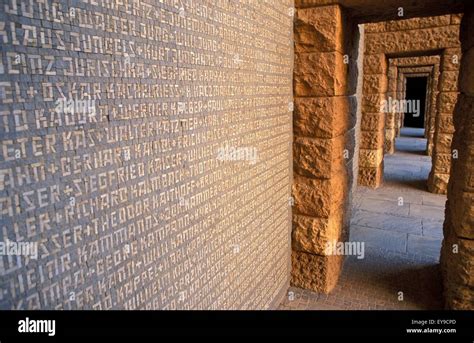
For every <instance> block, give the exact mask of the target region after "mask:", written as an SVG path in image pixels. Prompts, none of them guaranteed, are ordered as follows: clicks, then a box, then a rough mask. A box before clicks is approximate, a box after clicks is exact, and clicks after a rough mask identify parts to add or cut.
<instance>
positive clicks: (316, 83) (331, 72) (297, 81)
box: [294, 52, 348, 97]
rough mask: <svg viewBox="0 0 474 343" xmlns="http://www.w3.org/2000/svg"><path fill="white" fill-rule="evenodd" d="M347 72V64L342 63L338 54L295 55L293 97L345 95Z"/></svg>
mask: <svg viewBox="0 0 474 343" xmlns="http://www.w3.org/2000/svg"><path fill="white" fill-rule="evenodd" d="M347 71H348V68H347V64H345V63H344V61H343V55H342V54H341V53H340V52H322V53H317V52H314V53H303V54H296V56H295V71H294V91H295V95H296V96H303V97H311V96H334V95H347V93H346V91H347Z"/></svg>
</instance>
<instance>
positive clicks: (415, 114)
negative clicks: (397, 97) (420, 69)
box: [403, 77, 428, 129]
mask: <svg viewBox="0 0 474 343" xmlns="http://www.w3.org/2000/svg"><path fill="white" fill-rule="evenodd" d="M427 85H428V78H427V77H407V85H406V97H405V99H406V100H407V101H406V108H405V116H404V119H403V126H405V127H414V128H420V129H423V128H424V127H425V107H426V89H427V88H426V87H427Z"/></svg>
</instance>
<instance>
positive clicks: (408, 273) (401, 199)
mask: <svg viewBox="0 0 474 343" xmlns="http://www.w3.org/2000/svg"><path fill="white" fill-rule="evenodd" d="M422 134H423V131H422V130H420V129H403V130H402V136H401V137H400V138H398V139H397V142H396V152H395V154H393V155H386V156H385V174H384V183H383V186H382V187H380V188H378V189H376V190H373V189H369V188H366V187H358V189H357V192H356V193H355V194H354V197H353V199H354V206H353V213H352V220H351V241H355V242H364V243H365V257H364V258H363V259H357V257H356V256H348V257H347V258H346V261H345V263H344V268H343V272H342V275H341V277H340V280H339V283H338V285H337V286H336V288H335V289H334V291H333V292H331V294H330V295H325V294H319V293H314V292H310V291H306V290H302V289H298V288H294V287H292V288H290V289H289V291H288V293H289V294H288V297H287V298H286V300H285V301H284V302H283V303H282V304H281V306H280V308H281V309H314V310H325V309H327V310H331V309H441V308H442V304H441V288H440V286H441V279H440V275H439V269H438V260H439V253H440V248H441V241H442V226H443V218H444V205H445V202H446V196H442V195H436V194H431V193H429V192H428V191H427V189H426V180H427V178H428V174H429V171H430V168H431V157H428V156H426V155H424V150H425V148H426V140H425V139H423V138H422Z"/></svg>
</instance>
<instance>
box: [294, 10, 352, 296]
mask: <svg viewBox="0 0 474 343" xmlns="http://www.w3.org/2000/svg"><path fill="white" fill-rule="evenodd" d="M354 32H358V30H357V26H355V25H352V24H349V20H348V18H345V17H344V13H343V11H342V9H341V7H340V6H338V5H333V6H323V7H316V8H305V9H298V10H297V12H296V17H295V72H294V93H295V112H294V121H293V126H294V144H293V150H294V183H293V197H294V211H293V232H292V250H293V251H292V275H291V283H292V285H294V286H296V287H301V288H305V289H311V290H314V291H318V292H330V291H331V290H332V289H333V287H334V286H335V285H336V283H337V280H338V277H339V274H340V271H341V268H342V263H343V256H337V255H331V254H329V252H328V251H326V245H327V244H328V243H329V242H335V241H346V240H347V239H348V229H349V219H350V203H349V201H348V199H349V198H350V189H351V185H352V174H353V171H352V158H353V153H354V152H353V150H354V148H353V147H354V131H355V129H354V126H355V121H356V108H357V102H356V101H357V100H356V97H355V96H354V94H355V90H356V84H357V83H356V80H357V63H356V61H357V50H356V48H357V41H358V39H357V38H358V37H354V36H353V33H354ZM346 33H350V36H346Z"/></svg>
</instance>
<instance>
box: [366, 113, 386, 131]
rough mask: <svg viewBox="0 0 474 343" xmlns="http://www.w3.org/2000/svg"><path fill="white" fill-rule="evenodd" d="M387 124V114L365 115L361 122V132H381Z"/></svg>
mask: <svg viewBox="0 0 474 343" xmlns="http://www.w3.org/2000/svg"><path fill="white" fill-rule="evenodd" d="M384 124H385V113H363V114H362V120H361V130H363V131H380V130H382V129H383V127H384Z"/></svg>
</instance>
